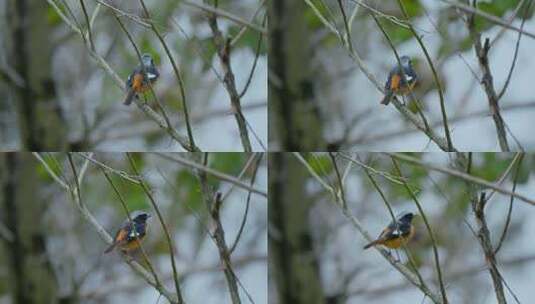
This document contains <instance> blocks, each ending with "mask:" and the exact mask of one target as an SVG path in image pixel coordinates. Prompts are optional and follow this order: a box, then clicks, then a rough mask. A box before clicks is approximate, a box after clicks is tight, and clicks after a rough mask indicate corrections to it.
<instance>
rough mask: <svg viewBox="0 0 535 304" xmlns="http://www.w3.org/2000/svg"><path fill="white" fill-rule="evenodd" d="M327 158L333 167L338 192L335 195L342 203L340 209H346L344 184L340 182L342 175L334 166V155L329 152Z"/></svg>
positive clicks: (336, 166)
mask: <svg viewBox="0 0 535 304" xmlns="http://www.w3.org/2000/svg"><path fill="white" fill-rule="evenodd" d="M329 157H330V158H331V162H332V164H333V167H334V171H335V172H336V179H337V181H338V190H339V191H336V194H337V195H338V193H339V194H340V195H339V198H337V199H339V200H341V201H342V208H344V209H347V201H346V194H345V191H344V182H343V181H342V175H341V174H340V170H339V169H338V165H337V164H336V159H335V157H334V154H333V153H332V152H329Z"/></svg>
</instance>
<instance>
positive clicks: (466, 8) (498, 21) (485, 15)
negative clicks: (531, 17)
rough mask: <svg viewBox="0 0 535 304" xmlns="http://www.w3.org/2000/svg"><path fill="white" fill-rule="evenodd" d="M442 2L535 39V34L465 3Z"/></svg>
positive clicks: (448, 0) (449, 0)
mask: <svg viewBox="0 0 535 304" xmlns="http://www.w3.org/2000/svg"><path fill="white" fill-rule="evenodd" d="M441 1H442V2H445V3H448V4H450V5H452V6H454V7H456V8H458V9H460V10H463V11H465V12H467V13H471V14H475V15H478V16H480V17H482V18H485V19H486V20H488V21H490V22H493V23H495V24H498V25H500V26H502V27H504V28H507V29H510V30H513V31H516V32H519V33H522V34H524V35H526V36H528V37H531V38H533V39H535V34H534V33H531V32H526V31H525V30H521V29H519V28H518V27H516V26H514V25H511V24H509V23H508V22H505V21H503V20H502V19H500V18H498V17H496V16H494V15H491V14H489V13H485V12H483V11H481V10H478V9H477V8H473V7H471V6H469V5H466V4H464V3H460V2H456V1H452V0H441Z"/></svg>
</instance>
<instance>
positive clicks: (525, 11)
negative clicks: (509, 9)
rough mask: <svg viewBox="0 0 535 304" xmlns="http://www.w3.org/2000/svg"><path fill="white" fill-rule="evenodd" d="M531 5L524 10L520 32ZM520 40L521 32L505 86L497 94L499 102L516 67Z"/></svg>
mask: <svg viewBox="0 0 535 304" xmlns="http://www.w3.org/2000/svg"><path fill="white" fill-rule="evenodd" d="M523 1H524V0H522V2H523ZM531 3H533V1H532V0H531V1H529V3H528V5H527V6H526V9H525V10H524V17H523V18H522V23H520V30H521V31H522V30H523V29H524V23H525V22H526V20H527V19H528V13H529V8H530V7H531ZM513 16H514V15H513ZM512 20H513V18H511V22H512ZM521 38H522V32H518V38H517V39H516V45H515V54H514V55H513V62H512V63H511V68H510V69H509V73H508V74H507V79H506V80H505V84H504V85H503V87H502V90H501V91H500V93H499V94H498V100H500V99H501V98H502V97H503V95H504V94H505V91H506V90H507V87H509V83H510V81H511V78H512V76H513V71H514V69H515V65H516V59H517V58H518V49H519V48H520V39H521Z"/></svg>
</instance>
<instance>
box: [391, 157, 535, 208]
mask: <svg viewBox="0 0 535 304" xmlns="http://www.w3.org/2000/svg"><path fill="white" fill-rule="evenodd" d="M386 154H387V155H389V156H393V157H395V158H396V159H399V160H402V161H404V162H408V163H412V164H417V165H420V166H422V167H424V168H428V169H431V170H433V171H437V172H441V173H444V174H448V175H451V176H455V177H458V178H461V179H463V180H466V181H468V182H471V183H474V184H477V185H480V186H483V187H486V188H489V189H494V190H496V191H497V192H499V193H502V194H505V195H512V196H514V197H516V198H518V199H520V200H521V201H524V202H526V203H528V204H530V205H534V206H535V200H533V199H530V198H529V197H527V196H525V195H523V194H520V193H517V192H512V191H510V190H507V189H504V188H502V187H499V186H498V185H497V184H496V183H495V182H489V181H487V180H484V179H482V178H479V177H475V176H472V175H470V174H466V173H464V172H460V171H457V170H454V169H450V168H444V167H441V166H436V165H433V164H430V163H427V162H424V161H421V160H419V159H417V158H414V157H412V156H408V155H405V154H400V153H386Z"/></svg>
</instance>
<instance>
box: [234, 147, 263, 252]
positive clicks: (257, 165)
mask: <svg viewBox="0 0 535 304" xmlns="http://www.w3.org/2000/svg"><path fill="white" fill-rule="evenodd" d="M263 156H264V154H259V157H257V158H256V162H255V165H254V169H253V173H252V176H251V182H250V183H249V185H251V187H252V186H253V185H254V182H255V180H256V174H257V173H258V168H259V167H260V162H261V161H262V157H263ZM251 196H252V195H251V191H249V193H247V202H246V204H245V211H244V214H243V220H242V222H241V224H240V229H239V230H238V234H237V235H236V239H235V240H234V242H233V243H232V245H231V246H230V249H229V255H232V253H233V252H234V250H235V249H236V246H238V242H239V241H240V237H241V235H242V233H243V229H244V228H245V223H246V222H247V215H248V213H249V205H250V203H251Z"/></svg>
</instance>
